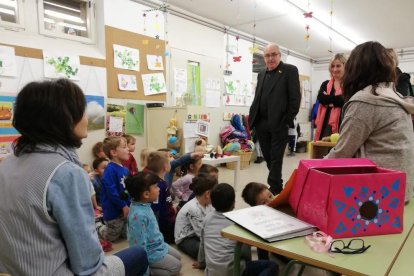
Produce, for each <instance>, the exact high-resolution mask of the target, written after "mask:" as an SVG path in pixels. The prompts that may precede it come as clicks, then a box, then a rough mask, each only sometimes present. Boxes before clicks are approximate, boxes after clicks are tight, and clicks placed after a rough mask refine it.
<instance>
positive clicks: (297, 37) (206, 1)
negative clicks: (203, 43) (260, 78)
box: [166, 0, 414, 59]
mask: <svg viewBox="0 0 414 276" xmlns="http://www.w3.org/2000/svg"><path fill="white" fill-rule="evenodd" d="M166 2H167V3H168V5H171V6H173V7H178V8H180V9H183V10H185V11H188V12H190V13H192V14H196V15H199V16H201V17H204V18H208V19H211V20H213V21H215V22H217V23H220V24H222V25H223V26H228V27H230V29H232V30H236V29H237V30H240V31H242V32H244V33H248V34H251V35H252V37H253V33H254V34H255V36H256V37H258V38H261V39H264V40H267V41H273V42H276V43H277V44H279V45H280V46H282V47H284V48H287V49H290V50H293V51H295V52H298V53H300V54H302V55H305V56H308V57H311V58H313V59H321V58H326V57H329V56H331V55H332V54H331V52H333V53H337V52H345V53H347V52H350V51H351V50H352V48H353V47H355V46H356V45H357V44H359V43H362V42H365V41H369V40H375V41H379V42H380V43H382V44H383V45H384V46H386V47H391V48H395V49H406V48H411V47H414V37H413V29H414V17H413V12H414V1H412V0H393V1H390V0H342V1H339V0H337V1H335V0H168V1H166ZM292 4H294V5H295V6H296V7H294V5H292ZM308 4H309V8H308ZM331 5H332V9H331ZM298 7H299V8H298ZM331 10H332V11H333V13H332V16H330V14H331V13H330V11H331ZM304 11H305V12H313V13H312V16H313V18H312V19H305V16H304V14H303V12H304ZM316 19H318V20H320V21H323V22H325V26H323V24H320V23H318V22H317V21H315V20H316ZM331 19H332V23H331ZM254 25H256V26H255V27H254ZM306 25H308V26H309V38H308V39H305V36H306ZM331 26H332V28H333V29H334V30H336V31H337V32H338V33H341V34H344V35H345V36H346V37H347V38H348V39H344V38H342V37H339V36H338V35H337V34H335V33H331V31H330V30H329V28H330V27H331ZM329 37H331V38H332V39H330V38H329ZM350 41H352V42H353V43H352V42H350ZM330 51H331V52H330Z"/></svg>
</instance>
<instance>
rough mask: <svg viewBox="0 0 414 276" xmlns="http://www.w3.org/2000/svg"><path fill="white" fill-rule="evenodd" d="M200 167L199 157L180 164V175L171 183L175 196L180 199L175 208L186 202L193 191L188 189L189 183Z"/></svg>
mask: <svg viewBox="0 0 414 276" xmlns="http://www.w3.org/2000/svg"><path fill="white" fill-rule="evenodd" d="M200 167H201V159H190V161H189V162H188V163H187V164H185V165H183V166H181V172H182V176H181V177H180V178H179V179H177V180H176V181H175V182H173V184H172V190H173V192H174V194H175V196H176V197H178V199H179V200H180V202H179V203H178V207H177V209H179V208H181V207H183V206H184V204H186V203H187V202H188V200H189V198H190V196H191V194H192V193H193V191H192V190H191V189H190V184H191V182H192V181H193V178H194V177H195V176H196V175H197V173H198V170H199V169H200Z"/></svg>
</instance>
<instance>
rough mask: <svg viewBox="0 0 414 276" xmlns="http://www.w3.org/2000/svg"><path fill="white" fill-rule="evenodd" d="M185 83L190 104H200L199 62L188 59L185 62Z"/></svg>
mask: <svg viewBox="0 0 414 276" xmlns="http://www.w3.org/2000/svg"><path fill="white" fill-rule="evenodd" d="M187 83H188V89H187V90H188V93H189V99H190V100H191V102H189V103H190V104H191V105H201V80H200V63H198V62H193V61H190V62H188V64H187Z"/></svg>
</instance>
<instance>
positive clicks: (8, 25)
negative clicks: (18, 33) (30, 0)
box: [0, 0, 25, 30]
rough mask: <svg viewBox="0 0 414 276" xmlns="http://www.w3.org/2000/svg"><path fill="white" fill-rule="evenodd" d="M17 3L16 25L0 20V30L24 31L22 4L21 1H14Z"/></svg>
mask: <svg viewBox="0 0 414 276" xmlns="http://www.w3.org/2000/svg"><path fill="white" fill-rule="evenodd" d="M16 3H17V18H18V20H17V21H18V23H13V22H8V21H3V20H0V28H4V29H13V30H25V25H24V11H23V9H24V3H23V0H16Z"/></svg>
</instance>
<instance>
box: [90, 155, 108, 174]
mask: <svg viewBox="0 0 414 276" xmlns="http://www.w3.org/2000/svg"><path fill="white" fill-rule="evenodd" d="M107 165H108V159H106V158H103V157H99V158H97V159H95V160H93V163H92V167H93V170H94V171H95V173H96V174H97V175H98V176H99V177H102V176H103V173H104V170H105V168H106V166H107Z"/></svg>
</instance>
